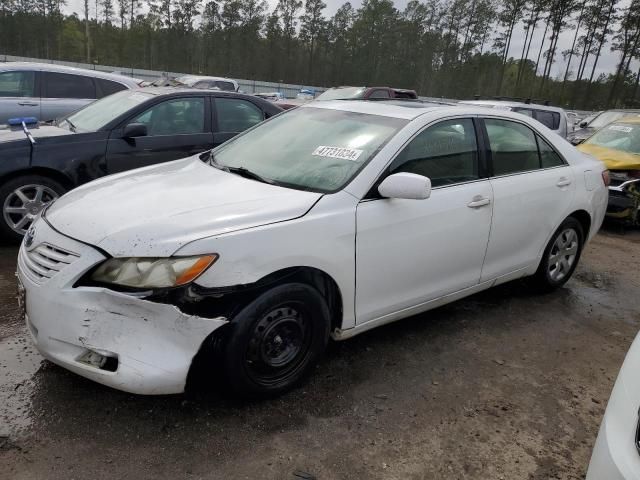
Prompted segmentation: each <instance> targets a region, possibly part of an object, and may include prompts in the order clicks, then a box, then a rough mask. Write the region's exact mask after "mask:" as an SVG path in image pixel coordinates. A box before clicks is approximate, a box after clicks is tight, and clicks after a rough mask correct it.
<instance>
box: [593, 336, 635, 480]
mask: <svg viewBox="0 0 640 480" xmlns="http://www.w3.org/2000/svg"><path fill="white" fill-rule="evenodd" d="M639 370H640V335H638V336H637V337H636V339H635V341H634V342H633V344H632V345H631V348H630V349H629V352H628V353H627V357H626V358H625V360H624V363H623V364H622V368H621V369H620V373H619V374H618V379H617V380H616V383H615V385H614V386H613V391H612V392H611V398H610V399H609V403H608V404H607V410H606V412H605V414H604V419H603V420H602V425H600V431H599V432H598V438H597V440H596V445H595V447H594V449H593V455H592V456H591V463H589V471H588V472H587V480H605V479H606V480H640V419H639V414H640V378H639V377H638V371H639Z"/></svg>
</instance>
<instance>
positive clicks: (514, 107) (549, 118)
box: [459, 100, 573, 138]
mask: <svg viewBox="0 0 640 480" xmlns="http://www.w3.org/2000/svg"><path fill="white" fill-rule="evenodd" d="M459 104H461V105H477V106H482V107H488V108H498V109H502V110H510V111H512V112H518V113H521V114H522V115H526V116H527V117H531V118H535V119H536V120H537V121H539V122H540V123H542V124H543V125H544V126H545V127H547V128H548V129H550V130H553V131H554V132H556V133H557V134H558V135H560V136H561V137H563V138H566V137H567V135H568V134H569V132H571V131H573V124H570V122H569V120H568V118H567V113H566V112H565V111H564V109H562V108H559V107H551V106H548V105H538V104H536V103H524V102H513V101H507V100H464V101H462V102H459Z"/></svg>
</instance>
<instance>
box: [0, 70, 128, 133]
mask: <svg viewBox="0 0 640 480" xmlns="http://www.w3.org/2000/svg"><path fill="white" fill-rule="evenodd" d="M138 86H139V85H138V81H137V80H135V79H133V78H129V77H125V76H123V75H116V74H112V73H105V72H98V71H95V70H85V69H81V68H73V67H67V66H64V65H54V64H49V63H23V62H10V63H5V64H0V124H3V123H7V120H9V119H10V118H15V117H35V118H37V119H38V120H40V121H49V120H54V119H56V118H58V117H62V116H64V115H67V114H68V113H71V112H73V111H75V110H78V109H79V108H80V107H83V106H84V105H86V104H87V103H90V102H93V101H94V100H95V99H97V98H102V97H106V96H107V95H110V94H112V93H115V92H117V91H120V90H125V89H128V88H137V87H138Z"/></svg>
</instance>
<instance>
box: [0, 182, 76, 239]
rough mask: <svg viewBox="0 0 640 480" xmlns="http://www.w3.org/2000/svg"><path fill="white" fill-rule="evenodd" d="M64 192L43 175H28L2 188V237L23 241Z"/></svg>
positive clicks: (0, 188)
mask: <svg viewBox="0 0 640 480" xmlns="http://www.w3.org/2000/svg"><path fill="white" fill-rule="evenodd" d="M64 192H65V188H64V187H63V186H62V185H60V184H59V183H58V182H56V181H55V180H52V179H50V178H48V177H43V176H41V175H25V176H23V177H16V178H12V179H10V180H8V181H7V182H6V183H5V184H4V185H2V186H0V205H1V206H2V219H0V235H1V236H2V237H3V238H4V239H6V240H13V241H20V240H21V239H22V237H23V236H24V235H25V234H26V233H27V230H28V229H29V227H30V226H31V224H32V223H33V221H34V220H35V219H36V218H37V216H38V215H39V214H40V212H41V211H42V209H43V208H45V207H46V206H47V205H48V204H50V203H51V202H53V201H54V200H56V199H57V198H58V197H60V196H61V195H62V194H63V193H64Z"/></svg>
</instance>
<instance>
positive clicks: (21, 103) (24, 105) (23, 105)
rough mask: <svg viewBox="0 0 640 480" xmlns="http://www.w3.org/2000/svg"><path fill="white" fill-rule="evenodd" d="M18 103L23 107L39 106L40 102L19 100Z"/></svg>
mask: <svg viewBox="0 0 640 480" xmlns="http://www.w3.org/2000/svg"><path fill="white" fill-rule="evenodd" d="M18 105H20V106H22V107H37V106H38V104H37V103H35V102H18Z"/></svg>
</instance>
